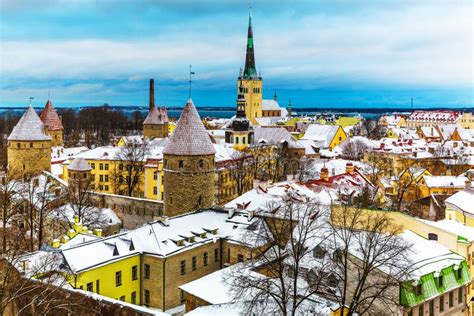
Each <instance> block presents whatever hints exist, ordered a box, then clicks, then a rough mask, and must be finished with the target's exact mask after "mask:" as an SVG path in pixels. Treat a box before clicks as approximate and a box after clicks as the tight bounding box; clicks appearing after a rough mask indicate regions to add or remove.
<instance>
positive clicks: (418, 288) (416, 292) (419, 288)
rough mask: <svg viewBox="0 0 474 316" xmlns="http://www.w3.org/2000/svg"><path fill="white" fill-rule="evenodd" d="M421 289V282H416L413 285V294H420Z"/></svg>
mask: <svg viewBox="0 0 474 316" xmlns="http://www.w3.org/2000/svg"><path fill="white" fill-rule="evenodd" d="M422 291H423V288H422V287H421V283H418V284H417V285H416V286H415V295H421V292H422Z"/></svg>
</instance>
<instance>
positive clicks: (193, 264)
mask: <svg viewBox="0 0 474 316" xmlns="http://www.w3.org/2000/svg"><path fill="white" fill-rule="evenodd" d="M196 261H197V260H196V256H194V257H193V261H192V267H193V271H194V270H196Z"/></svg>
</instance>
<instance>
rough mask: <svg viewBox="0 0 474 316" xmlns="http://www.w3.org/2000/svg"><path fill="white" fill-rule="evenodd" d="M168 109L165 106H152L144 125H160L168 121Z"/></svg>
mask: <svg viewBox="0 0 474 316" xmlns="http://www.w3.org/2000/svg"><path fill="white" fill-rule="evenodd" d="M168 122H169V118H168V111H166V109H164V108H157V107H156V106H154V107H152V108H151V110H150V112H148V115H147V117H146V119H145V120H144V121H143V124H144V125H159V124H164V123H168Z"/></svg>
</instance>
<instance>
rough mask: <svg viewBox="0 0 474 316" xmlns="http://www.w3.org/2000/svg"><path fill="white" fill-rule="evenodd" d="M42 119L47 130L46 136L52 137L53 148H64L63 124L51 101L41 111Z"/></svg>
mask: <svg viewBox="0 0 474 316" xmlns="http://www.w3.org/2000/svg"><path fill="white" fill-rule="evenodd" d="M40 118H41V121H42V122H43V124H44V126H45V128H46V129H45V132H46V134H48V135H49V136H51V146H53V147H54V146H62V144H63V129H64V128H63V123H62V122H61V119H60V118H59V116H58V113H57V112H56V109H55V108H54V106H53V103H52V102H51V101H50V100H48V102H46V106H45V107H44V109H43V111H41V114H40Z"/></svg>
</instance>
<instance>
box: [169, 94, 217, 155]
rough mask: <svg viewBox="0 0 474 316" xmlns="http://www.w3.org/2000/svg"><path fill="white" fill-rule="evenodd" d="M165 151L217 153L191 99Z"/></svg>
mask: <svg viewBox="0 0 474 316" xmlns="http://www.w3.org/2000/svg"><path fill="white" fill-rule="evenodd" d="M163 153H164V154H165V155H166V154H168V155H211V154H214V153H215V150H214V147H213V146H212V142H211V138H210V136H209V134H208V133H207V131H206V128H205V127H204V124H203V123H202V121H201V118H200V117H199V113H198V111H197V109H196V107H195V106H194V103H193V101H192V100H191V99H189V100H188V102H187V103H186V106H185V107H184V109H183V112H182V113H181V116H180V118H179V121H178V124H177V125H176V128H175V130H174V132H173V134H172V135H171V137H170V140H169V142H168V144H167V145H166V147H165V149H164V150H163Z"/></svg>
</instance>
